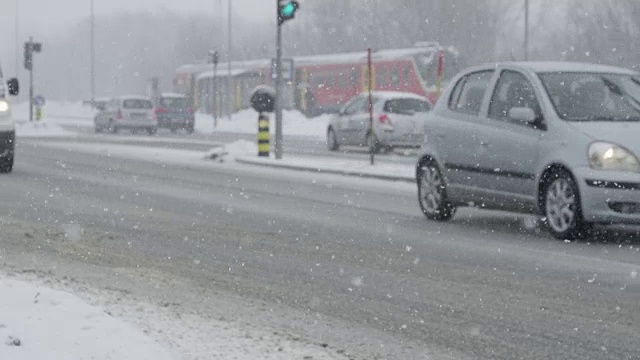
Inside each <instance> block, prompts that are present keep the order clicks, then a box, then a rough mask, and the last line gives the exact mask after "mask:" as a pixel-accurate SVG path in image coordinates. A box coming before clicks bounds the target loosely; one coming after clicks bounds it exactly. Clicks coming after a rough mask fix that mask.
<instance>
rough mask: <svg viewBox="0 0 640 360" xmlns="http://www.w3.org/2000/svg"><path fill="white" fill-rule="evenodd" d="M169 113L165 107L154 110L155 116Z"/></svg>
mask: <svg viewBox="0 0 640 360" xmlns="http://www.w3.org/2000/svg"><path fill="white" fill-rule="evenodd" d="M168 112H169V109H167V108H165V107H159V108H156V114H166V113H168Z"/></svg>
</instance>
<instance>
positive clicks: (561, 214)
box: [542, 171, 592, 240]
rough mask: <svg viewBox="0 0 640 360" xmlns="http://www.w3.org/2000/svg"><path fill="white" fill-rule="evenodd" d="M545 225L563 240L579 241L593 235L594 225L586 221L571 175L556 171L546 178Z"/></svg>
mask: <svg viewBox="0 0 640 360" xmlns="http://www.w3.org/2000/svg"><path fill="white" fill-rule="evenodd" d="M542 194H543V205H544V206H543V211H544V218H543V223H544V225H545V226H546V228H547V229H548V231H549V232H550V233H551V234H552V235H553V236H554V237H556V238H558V239H561V240H579V239H584V238H586V237H588V236H589V235H590V234H591V230H592V224H590V223H588V222H586V221H584V218H583V216H582V207H581V202H580V191H579V189H578V185H577V184H576V182H575V180H573V177H572V176H571V174H569V173H568V172H566V171H554V172H552V173H550V174H549V175H547V176H546V179H545V185H544V187H543V193H542Z"/></svg>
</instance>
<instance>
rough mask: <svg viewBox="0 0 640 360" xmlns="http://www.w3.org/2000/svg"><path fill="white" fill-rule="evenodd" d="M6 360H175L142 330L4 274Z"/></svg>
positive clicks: (0, 288)
mask: <svg viewBox="0 0 640 360" xmlns="http://www.w3.org/2000/svg"><path fill="white" fill-rule="evenodd" d="M0 294H1V296H0V358H2V359H12V360H40V359H95V360H103V359H104V360H108V359H120V360H127V359H131V360H134V359H135V360H144V359H149V360H152V359H153V360H155V359H158V360H165V359H166V360H169V359H171V356H169V353H168V352H167V351H166V350H165V349H163V348H162V347H161V346H160V345H159V344H158V343H156V342H155V341H154V340H152V339H151V338H149V337H148V336H146V335H144V334H143V333H142V332H141V331H139V330H137V329H135V328H134V327H132V326H131V325H128V324H126V323H124V322H123V321H121V320H118V319H116V318H113V317H111V316H110V315H109V314H107V313H106V312H105V311H104V310H103V309H101V308H99V307H95V306H91V305H89V304H87V303H85V302H84V301H82V300H81V299H80V298H78V297H76V296H74V295H72V294H70V293H66V292H62V291H57V290H52V289H49V288H47V287H44V286H42V285H33V284H30V283H26V282H22V281H18V280H13V279H8V278H6V277H3V276H2V275H0Z"/></svg>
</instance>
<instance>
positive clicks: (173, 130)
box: [170, 126, 178, 134]
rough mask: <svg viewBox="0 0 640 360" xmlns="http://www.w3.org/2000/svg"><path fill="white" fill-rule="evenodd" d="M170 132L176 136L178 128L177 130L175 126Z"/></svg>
mask: <svg viewBox="0 0 640 360" xmlns="http://www.w3.org/2000/svg"><path fill="white" fill-rule="evenodd" d="M170 130H171V133H172V134H175V133H177V132H178V128H176V127H174V126H172V127H171V129H170Z"/></svg>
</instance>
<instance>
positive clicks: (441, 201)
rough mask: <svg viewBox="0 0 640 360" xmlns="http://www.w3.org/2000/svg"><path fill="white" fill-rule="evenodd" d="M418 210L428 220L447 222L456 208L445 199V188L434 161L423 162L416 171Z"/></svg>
mask: <svg viewBox="0 0 640 360" xmlns="http://www.w3.org/2000/svg"><path fill="white" fill-rule="evenodd" d="M416 177H417V183H418V202H419V204H420V210H422V213H423V214H424V215H425V216H426V217H427V218H428V219H430V220H436V221H448V220H451V219H452V218H453V216H454V215H455V213H456V207H455V206H454V205H453V204H451V203H450V202H449V200H448V198H447V186H446V184H445V181H444V178H443V176H442V173H441V172H440V168H439V167H438V165H437V164H436V162H435V161H431V160H425V161H422V162H421V163H420V165H418V169H417V171H416Z"/></svg>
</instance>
